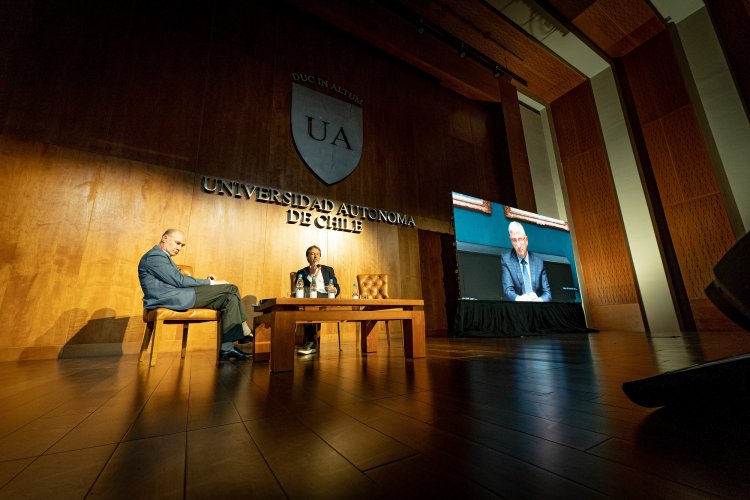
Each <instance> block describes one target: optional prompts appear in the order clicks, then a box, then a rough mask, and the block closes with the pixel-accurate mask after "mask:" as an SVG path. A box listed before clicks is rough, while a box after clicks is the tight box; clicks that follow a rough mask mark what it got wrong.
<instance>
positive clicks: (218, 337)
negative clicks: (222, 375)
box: [216, 319, 221, 365]
mask: <svg viewBox="0 0 750 500" xmlns="http://www.w3.org/2000/svg"><path fill="white" fill-rule="evenodd" d="M220 352H221V319H219V321H217V322H216V364H217V365H218V364H219V353H220Z"/></svg>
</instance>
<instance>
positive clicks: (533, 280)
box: [501, 221, 552, 302]
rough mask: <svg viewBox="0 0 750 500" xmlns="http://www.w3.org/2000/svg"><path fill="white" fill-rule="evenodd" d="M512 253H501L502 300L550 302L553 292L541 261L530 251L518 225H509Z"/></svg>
mask: <svg viewBox="0 0 750 500" xmlns="http://www.w3.org/2000/svg"><path fill="white" fill-rule="evenodd" d="M508 233H509V234H510V242H511V243H512V244H513V250H511V251H510V252H508V253H505V254H503V255H502V256H501V257H502V281H503V293H504V294H505V298H507V299H508V300H513V301H523V302H549V301H550V300H552V292H551V289H550V286H549V280H548V279H547V270H546V269H545V268H544V261H543V260H542V259H540V258H539V257H537V256H536V255H533V254H531V253H530V252H529V250H528V246H529V238H528V237H527V236H526V231H525V230H524V228H523V226H522V225H521V224H519V223H518V222H515V221H513V222H511V223H510V224H509V225H508Z"/></svg>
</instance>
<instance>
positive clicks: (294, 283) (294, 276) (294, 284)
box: [289, 271, 341, 351]
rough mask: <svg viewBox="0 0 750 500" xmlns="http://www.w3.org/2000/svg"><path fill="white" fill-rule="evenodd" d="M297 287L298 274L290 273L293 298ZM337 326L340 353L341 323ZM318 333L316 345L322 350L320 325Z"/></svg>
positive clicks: (317, 328) (290, 287)
mask: <svg viewBox="0 0 750 500" xmlns="http://www.w3.org/2000/svg"><path fill="white" fill-rule="evenodd" d="M296 287H297V272H296V271H292V272H290V273H289V290H290V291H291V294H292V297H294V292H295V291H296ZM336 326H337V327H338V333H339V351H340V350H341V322H340V321H337V322H336ZM316 330H317V333H316V334H315V337H316V338H315V343H316V344H318V350H320V323H318V324H317V325H316Z"/></svg>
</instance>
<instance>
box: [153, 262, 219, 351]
mask: <svg viewBox="0 0 750 500" xmlns="http://www.w3.org/2000/svg"><path fill="white" fill-rule="evenodd" d="M177 268H178V269H179V270H180V272H182V274H184V275H187V276H192V275H193V268H192V267H191V266H177ZM143 321H144V323H146V331H145V333H144V335H143V343H142V344H141V353H140V358H139V361H143V360H144V359H145V357H146V350H147V349H148V346H149V344H151V366H156V356H157V353H158V351H159V339H160V338H161V332H162V331H163V326H164V325H165V324H180V325H182V351H181V353H180V357H182V358H184V357H185V350H186V348H187V339H188V327H189V326H190V324H192V323H206V322H214V323H216V357H217V360H218V356H219V349H220V348H221V313H220V312H219V311H215V310H213V309H188V310H187V311H174V310H172V309H167V308H166V307H157V308H156V309H143Z"/></svg>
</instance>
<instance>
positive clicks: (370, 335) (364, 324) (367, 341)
mask: <svg viewBox="0 0 750 500" xmlns="http://www.w3.org/2000/svg"><path fill="white" fill-rule="evenodd" d="M359 324H360V327H359V328H360V331H361V333H360V336H359V342H360V346H361V349H362V354H366V353H368V352H377V351H378V335H377V332H376V331H375V325H377V324H378V322H377V321H373V320H370V321H360V322H359Z"/></svg>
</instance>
